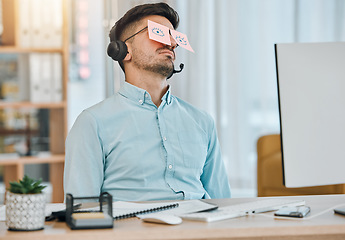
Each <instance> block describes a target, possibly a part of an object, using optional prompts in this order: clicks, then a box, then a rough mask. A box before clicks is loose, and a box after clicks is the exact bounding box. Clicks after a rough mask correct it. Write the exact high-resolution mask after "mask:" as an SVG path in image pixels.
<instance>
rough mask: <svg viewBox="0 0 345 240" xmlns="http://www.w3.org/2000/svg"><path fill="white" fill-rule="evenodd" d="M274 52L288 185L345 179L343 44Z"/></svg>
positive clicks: (289, 47) (309, 45)
mask: <svg viewBox="0 0 345 240" xmlns="http://www.w3.org/2000/svg"><path fill="white" fill-rule="evenodd" d="M275 52H276V67H277V81H278V99H279V112H280V126H281V143H282V159H283V175H284V184H285V186H286V187H307V186H320V185H329V184H340V183H345V42H332V43H282V44H275Z"/></svg>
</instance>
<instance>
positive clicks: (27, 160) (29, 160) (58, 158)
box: [0, 154, 65, 166]
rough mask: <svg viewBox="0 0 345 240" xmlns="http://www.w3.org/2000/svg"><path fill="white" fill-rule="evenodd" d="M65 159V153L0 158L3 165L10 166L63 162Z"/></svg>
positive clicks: (0, 163)
mask: <svg viewBox="0 0 345 240" xmlns="http://www.w3.org/2000/svg"><path fill="white" fill-rule="evenodd" d="M64 161H65V155H64V154H56V155H50V156H42V157H36V156H30V157H19V158H12V159H0V165H1V166H10V165H18V164H41V163H63V162H64Z"/></svg>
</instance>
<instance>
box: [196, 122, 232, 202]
mask: <svg viewBox="0 0 345 240" xmlns="http://www.w3.org/2000/svg"><path fill="white" fill-rule="evenodd" d="M211 129H212V131H211V133H210V136H209V144H208V151H207V159H206V162H205V165H204V172H203V174H202V175H201V181H202V183H203V185H204V188H205V190H206V191H207V193H208V194H209V196H210V197H211V198H230V197H231V191H230V184H229V180H228V175H227V173H226V169H225V166H224V162H223V160H222V158H221V151H220V146H219V142H218V138H217V131H216V127H215V124H214V121H212V128H211Z"/></svg>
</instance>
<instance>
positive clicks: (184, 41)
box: [170, 29, 194, 52]
mask: <svg viewBox="0 0 345 240" xmlns="http://www.w3.org/2000/svg"><path fill="white" fill-rule="evenodd" d="M170 32H171V36H172V37H173V39H174V40H175V42H176V43H177V44H178V45H179V46H180V47H183V48H185V49H187V50H188V51H191V52H194V50H193V48H192V46H191V45H190V44H189V41H188V38H187V35H186V34H183V33H180V32H178V31H176V30H173V29H170Z"/></svg>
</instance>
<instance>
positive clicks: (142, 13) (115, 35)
mask: <svg viewBox="0 0 345 240" xmlns="http://www.w3.org/2000/svg"><path fill="white" fill-rule="evenodd" d="M151 15H159V16H162V17H165V18H166V19H168V20H169V22H170V23H171V24H172V25H173V27H174V29H176V28H177V27H178V25H179V22H180V19H179V16H178V13H177V12H176V11H175V10H174V9H173V8H171V7H170V6H169V5H168V4H166V3H162V2H161V3H149V4H143V5H138V6H135V7H133V8H132V9H130V10H128V12H127V13H126V14H125V15H124V16H123V17H122V18H120V19H119V20H118V21H117V22H116V23H115V25H114V26H113V27H112V29H111V30H110V33H109V38H110V41H111V42H112V41H116V40H124V39H122V38H123V37H124V36H123V33H124V32H125V31H126V30H127V29H128V28H132V27H133V26H135V24H136V23H137V22H139V21H140V20H141V19H143V18H144V17H147V16H151ZM119 64H120V66H121V68H122V70H124V67H123V63H122V61H119Z"/></svg>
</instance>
